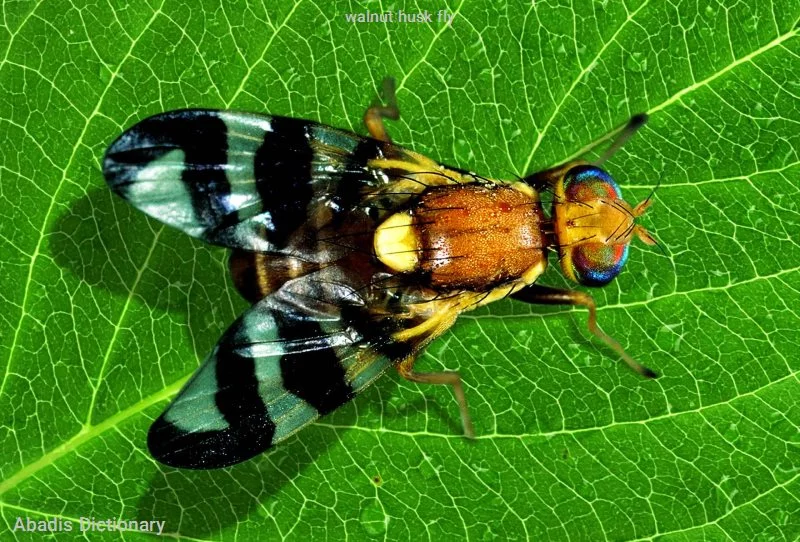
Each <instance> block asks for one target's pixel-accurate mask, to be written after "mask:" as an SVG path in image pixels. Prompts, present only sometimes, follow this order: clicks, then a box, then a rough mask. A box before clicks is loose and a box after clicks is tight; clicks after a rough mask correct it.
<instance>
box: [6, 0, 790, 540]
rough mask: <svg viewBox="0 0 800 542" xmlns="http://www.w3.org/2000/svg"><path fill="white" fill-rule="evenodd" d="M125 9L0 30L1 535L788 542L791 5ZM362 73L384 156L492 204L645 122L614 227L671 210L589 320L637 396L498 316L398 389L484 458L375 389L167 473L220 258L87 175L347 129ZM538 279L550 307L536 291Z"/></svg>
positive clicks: (458, 338) (225, 312)
mask: <svg viewBox="0 0 800 542" xmlns="http://www.w3.org/2000/svg"><path fill="white" fill-rule="evenodd" d="M116 4H117V3H99V4H96V3H92V4H90V5H86V6H81V5H79V4H76V3H71V2H66V1H61V0H54V1H52V2H42V3H36V4H34V3H30V2H7V3H4V4H3V7H2V14H3V17H2V19H1V21H2V23H0V58H1V59H2V60H0V85H1V86H2V92H0V137H1V138H2V141H3V142H4V144H3V145H2V148H1V149H0V203H2V205H0V217H1V220H0V254H2V257H1V258H0V275H2V277H3V285H4V288H3V291H2V293H0V413H2V414H0V416H1V417H2V418H1V423H0V458H1V459H0V512H2V516H3V518H4V520H5V522H6V524H7V526H8V528H9V529H13V528H14V525H15V522H16V521H17V518H18V517H22V518H26V517H29V518H31V519H33V520H36V521H38V520H47V519H52V518H56V519H59V520H61V521H62V522H68V521H72V522H74V525H75V526H74V530H75V531H77V530H78V527H79V524H78V520H79V518H81V517H94V518H97V519H101V520H105V519H107V518H122V519H126V520H133V519H139V520H153V519H156V520H163V521H166V528H165V531H166V532H167V533H170V534H172V535H174V536H178V537H182V538H184V537H185V538H187V539H199V540H212V539H213V540H216V539H226V540H233V539H249V538H252V537H256V536H266V535H270V537H271V538H272V539H289V540H309V539H312V538H313V539H314V540H317V539H326V538H327V539H333V540H341V539H344V538H345V537H347V538H354V539H362V538H369V537H373V538H388V539H414V540H440V539H445V537H448V538H453V539H461V538H468V539H472V540H489V539H492V538H498V539H506V538H510V539H522V538H525V537H529V538H533V539H552V540H573V541H574V540H602V539H608V540H638V539H652V538H660V539H664V540H697V539H704V540H753V539H756V538H758V537H763V539H770V540H773V539H777V540H794V539H796V538H797V537H798V536H800V520H799V519H798V518H800V454H799V453H798V444H799V443H800V435H799V434H798V427H799V426H800V407H798V401H797V397H800V382H798V371H799V370H800V355H798V353H797V352H798V351H799V350H800V340H799V339H798V337H800V336H799V335H798V331H797V330H798V329H800V313H798V306H800V288H798V285H799V284H800V267H798V265H799V264H798V262H800V245H798V242H797V238H798V236H797V232H798V231H800V217H799V215H798V213H799V212H800V211H799V209H798V201H800V193H799V192H800V157H798V153H799V152H800V151H799V149H800V130H798V125H800V99H798V98H799V97H800V83H798V76H797V74H798V73H800V39H798V36H797V34H798V19H799V18H800V6H798V4H797V3H796V2H791V1H777V0H776V1H774V2H739V3H732V2H721V3H718V2H700V3H697V2H685V1H679V2H672V3H662V2H656V1H653V0H651V1H650V2H648V1H644V2H593V3H589V2H575V3H571V4H569V3H567V4H559V3H556V2H540V1H536V2H532V3H530V4H528V5H521V3H517V2H509V3H508V5H497V6H495V5H494V4H495V3H492V5H491V6H490V5H489V4H488V3H487V4H485V5H484V4H482V3H479V2H467V1H466V0H463V1H461V2H458V1H456V2H454V3H452V4H449V5H448V6H446V7H447V9H448V10H449V12H450V13H451V14H454V19H453V22H452V24H451V25H446V24H444V23H443V22H439V21H437V11H436V10H435V9H431V8H428V9H429V11H430V12H431V15H432V18H433V22H432V23H430V24H422V23H399V22H394V23H361V24H359V23H350V22H347V20H346V18H345V14H346V13H362V12H364V11H365V10H370V11H372V12H383V11H393V12H395V16H396V12H397V11H398V10H403V11H405V12H406V13H417V12H419V11H422V10H424V9H425V8H424V7H420V5H417V4H415V3H411V2H404V1H401V2H398V3H395V4H392V5H388V4H381V3H376V2H366V3H363V4H360V3H357V2H331V3H327V4H325V5H322V4H320V5H315V4H314V3H312V2H308V1H303V0H299V1H298V2H297V3H291V2H281V3H277V4H279V5H273V4H276V3H275V2H270V3H249V2H241V1H240V2H235V3H224V4H223V5H222V7H220V5H212V4H211V3H206V5H205V7H202V6H201V5H200V4H199V3H198V4H192V5H191V6H188V5H186V4H184V3H179V2H175V1H173V0H154V1H151V2H144V1H136V0H135V1H133V2H129V3H127V5H126V6H125V7H124V8H123V7H120V6H121V4H120V5H119V6H117V5H116ZM265 6H268V7H265ZM444 8H445V6H444V5H442V7H441V9H444ZM437 9H438V8H437ZM385 75H393V76H395V77H396V78H397V81H398V99H399V102H400V108H401V112H402V113H401V120H400V121H399V122H393V123H390V124H391V126H390V129H391V133H392V135H393V137H394V139H395V140H396V141H397V142H399V143H400V144H402V145H404V146H407V147H410V148H413V149H415V150H418V151H420V152H423V153H425V154H427V155H429V156H431V157H433V158H435V159H438V160H441V161H442V162H444V163H450V164H454V165H458V166H459V167H462V168H466V169H470V170H474V171H477V172H480V173H481V174H483V175H485V176H489V177H495V178H513V177H514V175H522V174H525V173H529V172H531V171H534V170H537V169H543V168H545V167H548V166H551V165H554V164H557V163H559V162H561V161H563V160H565V159H567V158H571V157H575V156H578V155H579V154H581V153H583V152H587V151H589V153H590V155H592V153H594V155H596V153H598V152H602V150H603V148H604V146H605V145H606V144H607V142H608V138H607V137H606V136H607V134H609V133H610V132H611V131H612V130H614V129H616V128H618V127H619V126H621V125H623V124H624V123H625V122H626V121H627V119H628V118H630V116H631V115H632V114H635V113H638V112H641V111H646V112H648V113H650V115H651V121H650V123H649V124H648V125H647V126H646V127H645V128H644V129H643V130H641V132H640V133H639V134H637V136H636V137H635V138H634V139H633V140H631V141H630V142H629V143H628V144H627V145H626V147H625V148H624V149H623V150H622V151H621V152H619V153H618V154H617V155H616V156H614V158H613V159H612V160H611V161H609V162H608V163H607V167H608V169H609V170H610V171H611V173H612V174H613V175H614V176H615V177H616V178H617V180H618V181H619V182H620V184H621V185H622V189H623V191H624V193H625V194H626V197H627V199H628V200H629V201H632V202H637V201H640V200H642V199H644V198H645V197H647V195H648V193H649V192H650V190H651V189H652V188H653V187H654V185H656V184H657V183H658V182H660V183H661V184H660V188H659V190H658V193H657V195H656V203H655V204H654V206H653V207H652V208H651V210H650V211H649V212H648V214H647V216H646V218H645V220H644V224H645V226H646V227H647V228H648V229H649V230H650V231H652V232H654V234H655V235H656V237H658V239H659V240H660V242H661V243H662V244H663V245H664V247H665V249H666V253H667V254H666V255H665V254H663V253H661V252H659V251H657V250H651V249H649V248H647V247H643V246H642V245H641V244H637V245H636V246H635V247H634V248H633V249H632V251H631V258H630V261H629V263H628V264H627V266H626V270H625V271H624V272H623V273H622V274H621V275H620V277H619V278H618V279H617V280H616V281H615V282H614V283H613V284H612V285H610V286H608V287H606V288H604V289H601V290H596V291H594V292H593V294H594V295H595V296H596V299H597V302H598V305H599V306H600V307H601V309H600V311H599V318H600V323H601V326H602V327H603V329H604V330H606V331H607V332H608V333H609V334H611V335H612V336H614V337H616V338H617V339H618V340H619V341H620V343H621V344H622V345H623V346H624V347H625V348H626V350H628V351H629V352H630V353H631V354H632V355H634V356H635V357H636V358H637V359H638V360H639V361H641V362H642V363H644V364H646V365H648V366H650V367H652V368H654V369H656V370H657V371H658V372H659V373H660V374H661V375H662V376H661V378H659V379H658V380H655V381H643V380H642V379H640V378H638V377H637V376H636V375H634V374H632V373H631V372H630V371H628V370H626V369H625V368H624V367H623V366H622V365H621V364H619V363H618V362H617V360H616V358H615V356H614V354H613V352H611V351H610V350H609V349H607V348H605V347H604V346H602V345H601V344H598V343H597V342H596V341H594V340H592V339H591V337H590V335H589V334H588V332H587V331H586V329H585V314H583V313H582V312H581V311H577V310H575V311H573V310H569V309H557V308H556V309H553V308H544V309H542V308H535V307H534V308H531V307H529V306H526V305H522V304H519V303H514V302H511V301H503V302H498V303H495V304H493V305H491V306H489V307H487V308H485V309H481V310H479V311H475V312H473V313H470V314H468V315H465V316H464V317H463V318H462V319H461V320H460V321H459V323H458V324H457V325H456V326H455V328H454V329H453V330H452V331H451V332H450V333H448V334H447V335H445V336H444V337H442V338H441V339H439V340H438V341H437V342H435V343H434V344H433V345H432V346H431V348H430V349H429V350H428V352H427V353H426V355H425V356H424V357H423V358H422V359H421V360H420V362H419V365H418V367H419V368H420V369H421V370H440V369H442V368H447V369H458V370H460V371H461V374H462V376H463V379H464V382H465V385H466V388H467V395H468V398H469V401H470V406H471V411H472V414H473V418H474V421H475V425H476V431H477V433H478V434H479V435H480V436H479V438H478V439H477V440H476V441H475V442H467V441H465V440H464V439H463V438H462V437H461V436H460V433H461V427H460V421H459V419H458V412H457V408H456V404H455V401H454V400H453V397H452V393H451V391H450V390H449V389H438V388H436V387H433V388H431V387H427V388H424V387H419V386H417V385H415V384H409V383H407V382H405V381H402V380H401V379H398V378H397V377H394V376H392V377H387V378H384V379H383V380H381V381H380V382H379V383H378V384H377V385H375V386H373V388H372V389H370V390H369V391H368V392H366V393H365V394H363V395H362V396H360V397H359V398H358V399H357V400H356V401H355V402H353V403H352V404H350V405H348V406H346V407H344V408H342V409H341V410H339V411H337V412H336V413H334V414H333V415H331V416H329V417H327V418H325V419H323V420H322V421H321V423H318V424H316V425H314V426H312V427H310V428H308V429H306V430H305V431H303V432H301V433H300V434H299V435H297V436H296V437H294V438H292V439H291V440H290V441H289V442H288V443H286V444H285V445H282V446H280V447H278V448H277V449H275V450H273V451H272V452H270V453H268V454H265V455H263V456H261V457H259V458H257V459H255V460H253V461H250V462H247V463H244V464H242V465H239V466H236V467H233V468H230V469H226V470H223V471H215V472H182V471H177V470H172V469H168V468H166V467H161V466H159V465H158V464H157V463H155V462H154V461H153V460H152V459H151V458H150V457H149V456H148V454H147V451H146V448H145V437H146V431H147V428H148V426H149V424H150V423H151V422H152V420H153V419H155V417H156V416H158V414H159V412H160V411H161V410H162V409H163V408H164V407H165V405H166V403H167V401H168V400H169V398H170V397H172V396H174V394H175V393H176V392H177V390H178V389H179V388H180V386H181V385H182V383H183V382H184V381H185V380H186V378H188V376H189V375H190V374H191V373H192V371H193V370H194V369H195V368H196V366H197V364H198V363H199V361H200V360H202V359H203V358H204V357H205V355H206V354H207V352H208V351H209V350H210V349H211V347H212V346H213V344H214V343H215V342H216V340H217V338H218V337H219V335H220V334H221V332H222V331H223V330H224V329H225V327H226V326H227V325H228V324H229V323H230V322H232V321H233V320H234V318H235V317H236V316H237V315H238V314H239V313H241V311H242V310H243V309H244V307H245V304H244V302H243V301H241V300H240V299H239V298H238V296H237V294H236V292H235V290H234V289H233V287H232V285H231V283H230V281H229V279H228V277H227V271H226V258H227V255H226V253H225V252H224V251H222V250H217V249H211V248H209V247H206V246H203V245H202V244H200V243H198V242H195V241H192V240H189V239H188V238H186V237H185V236H183V235H181V234H180V233H178V232H175V231H172V230H169V229H167V228H164V227H162V226H161V225H160V224H159V223H157V222H155V221H152V220H149V219H147V218H145V217H144V216H143V215H142V214H140V213H137V212H136V211H134V210H133V209H131V208H129V207H128V206H127V205H126V204H125V203H124V202H122V201H120V200H118V199H116V198H114V197H112V195H111V194H110V192H109V190H108V189H107V188H106V186H105V183H104V181H103V178H102V175H101V172H100V160H101V158H102V155H103V152H104V150H105V147H106V146H107V145H108V144H109V143H110V142H111V141H112V140H113V139H114V138H115V137H116V136H117V135H118V134H119V133H120V132H121V131H122V130H123V129H125V128H126V127H128V126H130V125H131V124H133V123H134V122H136V121H137V120H140V119H142V118H144V117H146V116H148V115H150V114H154V113H157V112H160V111H165V110H169V109H175V108H183V107H217V108H229V109H240V110H253V111H267V112H271V113H273V114H279V115H289V116H295V117H302V118H308V119H312V120H316V121H320V122H324V123H327V124H331V125H334V126H338V127H342V128H346V129H351V130H355V131H358V132H361V133H363V131H362V127H361V120H360V119H361V114H362V113H363V109H364V107H365V106H366V105H367V104H369V103H370V101H371V100H373V98H374V96H375V95H376V94H377V91H378V88H379V86H380V81H381V79H382V78H383V77H384V76H385ZM543 282H545V283H548V284H553V285H556V286H559V285H565V283H564V280H563V279H562V278H560V275H559V273H558V270H557V269H556V266H553V267H552V268H551V269H550V270H549V271H548V273H547V275H546V276H545V277H544V278H543ZM14 534H15V535H16V536H17V537H18V538H23V539H24V538H30V539H37V538H38V535H37V534H36V533H26V532H23V531H16V532H15V533H14ZM74 534H75V533H74V532H73V533H62V535H61V536H63V537H65V538H67V537H70V536H72V535H74ZM112 534H113V535H114V536H117V537H122V536H123V535H122V534H121V533H112ZM106 536H109V537H110V536H111V535H109V534H108V533H106ZM124 536H125V537H126V538H135V537H136V535H135V534H132V533H126V534H125V535H124Z"/></svg>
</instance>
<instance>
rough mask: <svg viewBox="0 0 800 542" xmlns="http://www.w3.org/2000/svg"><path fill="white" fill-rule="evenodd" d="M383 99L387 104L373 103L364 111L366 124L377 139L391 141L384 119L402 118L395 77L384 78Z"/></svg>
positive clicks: (370, 133)
mask: <svg viewBox="0 0 800 542" xmlns="http://www.w3.org/2000/svg"><path fill="white" fill-rule="evenodd" d="M383 99H384V100H386V104H385V105H373V106H371V107H370V108H368V109H367V111H366V112H365V113H364V124H366V125H367V131H369V135H371V136H372V137H374V138H375V139H380V140H381V141H386V142H387V143H391V142H392V139H391V138H390V137H389V133H388V132H387V131H386V126H384V124H383V119H384V118H387V119H392V120H397V119H399V118H400V109H398V108H397V97H396V96H395V93H394V79H392V78H391V77H387V78H385V79H384V80H383Z"/></svg>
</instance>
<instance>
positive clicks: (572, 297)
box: [511, 284, 658, 378]
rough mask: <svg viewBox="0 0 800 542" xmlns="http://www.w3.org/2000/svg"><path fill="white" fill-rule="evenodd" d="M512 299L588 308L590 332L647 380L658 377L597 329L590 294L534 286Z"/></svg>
mask: <svg viewBox="0 0 800 542" xmlns="http://www.w3.org/2000/svg"><path fill="white" fill-rule="evenodd" d="M511 297H513V298H514V299H519V300H520V301H525V302H526V303H537V304H541V305H580V306H582V307H586V308H587V309H588V310H589V324H588V327H589V331H591V332H592V334H593V335H594V336H595V337H597V338H598V339H600V340H601V341H603V342H604V343H606V344H607V345H608V346H610V347H611V349H612V350H614V352H616V353H617V354H618V355H619V357H621V358H622V360H623V361H624V362H625V363H627V364H628V367H630V368H631V369H633V370H634V371H636V372H637V373H639V374H640V375H642V376H644V377H646V378H657V377H658V375H657V374H656V372H655V371H653V370H652V369H649V368H647V367H645V366H644V365H642V364H641V363H639V362H638V361H636V360H635V359H633V358H632V357H631V356H630V355H629V354H628V353H627V352H626V351H625V350H624V349H623V348H622V346H620V344H619V343H618V342H617V341H615V340H614V339H612V338H611V337H609V336H608V335H606V334H605V333H603V332H602V331H601V330H600V328H599V327H597V307H596V305H595V304H594V299H592V296H590V295H589V294H586V293H584V292H578V291H575V290H559V289H557V288H548V287H547V286H539V285H538V284H533V285H531V286H528V287H526V288H523V289H522V290H520V291H519V292H516V293H514V294H512V296H511Z"/></svg>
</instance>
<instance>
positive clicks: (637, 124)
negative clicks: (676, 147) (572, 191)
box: [525, 113, 647, 191]
mask: <svg viewBox="0 0 800 542" xmlns="http://www.w3.org/2000/svg"><path fill="white" fill-rule="evenodd" d="M646 123H647V114H645V113H639V114H638V115H634V116H632V117H631V119H630V120H629V121H628V124H626V125H625V127H624V128H623V129H622V131H621V132H620V133H619V135H618V136H617V137H616V139H614V142H613V143H611V145H610V146H609V147H608V149H606V152H604V153H603V155H602V156H601V157H600V158H599V159H597V160H596V161H595V162H591V165H594V166H599V165H600V164H602V163H603V162H605V161H606V160H608V159H609V158H611V157H612V156H614V154H616V152H617V151H618V150H620V149H621V148H622V146H623V145H624V144H625V142H626V141H628V140H629V139H630V138H631V137H633V135H634V134H635V133H636V132H637V131H638V130H639V128H641V127H642V126H644V125H645V124H646ZM584 165H590V162H587V161H586V160H571V161H569V162H565V163H563V164H560V165H557V166H555V167H552V168H550V169H546V170H544V171H539V172H537V173H533V174H532V175H529V176H528V177H526V178H525V182H526V183H528V184H529V185H531V186H532V187H534V188H535V189H536V190H539V191H542V190H547V189H549V188H551V187H554V186H555V185H556V183H558V181H560V180H561V179H563V178H564V175H566V174H567V172H568V171H569V170H570V169H572V168H574V167H575V166H584Z"/></svg>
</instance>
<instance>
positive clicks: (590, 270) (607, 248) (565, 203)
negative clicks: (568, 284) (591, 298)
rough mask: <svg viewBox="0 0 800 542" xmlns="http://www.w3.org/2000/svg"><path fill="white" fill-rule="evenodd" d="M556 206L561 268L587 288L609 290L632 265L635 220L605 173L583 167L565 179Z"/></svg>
mask: <svg viewBox="0 0 800 542" xmlns="http://www.w3.org/2000/svg"><path fill="white" fill-rule="evenodd" d="M556 196H557V199H556V201H555V202H554V205H553V214H554V217H555V224H556V234H557V237H558V245H559V253H560V254H559V255H560V258H561V268H562V270H563V272H564V274H565V275H566V276H567V278H569V279H571V280H574V281H575V282H578V283H580V284H583V285H584V286H603V285H604V284H608V283H609V282H610V281H611V280H612V279H613V278H614V277H616V276H617V275H618V274H619V272H620V271H621V270H622V266H623V265H625V262H626V261H627V259H628V246H629V243H630V238H631V233H632V231H633V229H634V228H635V224H634V220H635V216H634V215H633V213H632V210H631V208H630V206H629V205H628V204H627V203H626V202H625V201H624V200H623V199H622V193H621V191H620V189H619V186H617V183H616V182H615V181H614V179H612V178H611V176H610V175H609V174H608V173H606V172H605V171H603V170H602V169H600V168H598V167H595V166H591V165H580V166H575V167H573V168H572V169H570V170H569V171H568V172H567V173H566V175H564V179H563V184H562V186H561V187H559V189H557V192H556Z"/></svg>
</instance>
